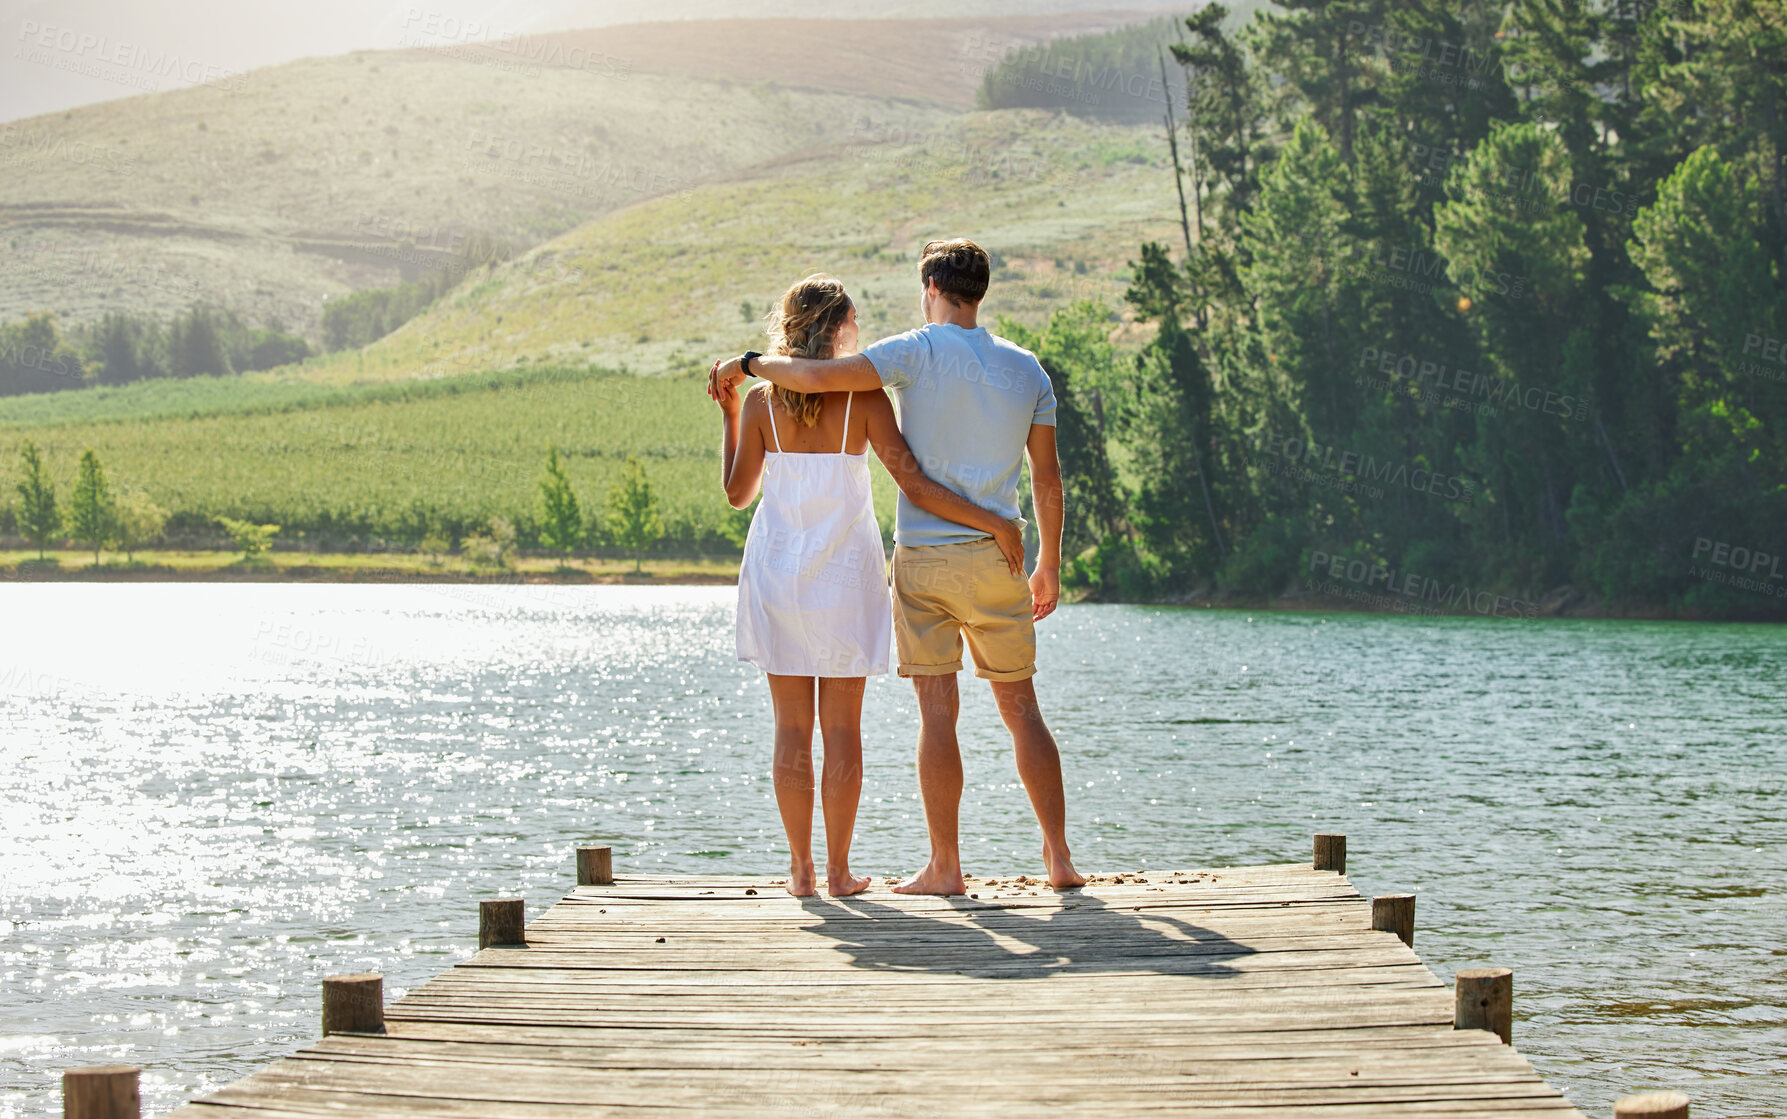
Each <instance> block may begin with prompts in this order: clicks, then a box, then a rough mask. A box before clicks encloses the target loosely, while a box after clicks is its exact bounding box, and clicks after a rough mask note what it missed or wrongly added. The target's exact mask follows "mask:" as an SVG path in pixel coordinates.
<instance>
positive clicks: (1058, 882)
mask: <svg viewBox="0 0 1787 1119" xmlns="http://www.w3.org/2000/svg"><path fill="white" fill-rule="evenodd" d="M1042 862H1043V865H1044V866H1046V867H1048V868H1049V885H1051V886H1053V887H1055V889H1057V890H1070V889H1072V888H1073V887H1075V886H1084V885H1085V884H1086V876H1085V875H1084V874H1081V873H1080V872H1079V871H1077V870H1075V869H1074V868H1073V860H1071V859H1069V858H1068V857H1067V856H1066V855H1059V856H1057V855H1053V854H1051V853H1050V852H1049V851H1048V850H1047V849H1046V848H1045V849H1044V850H1043V853H1042Z"/></svg>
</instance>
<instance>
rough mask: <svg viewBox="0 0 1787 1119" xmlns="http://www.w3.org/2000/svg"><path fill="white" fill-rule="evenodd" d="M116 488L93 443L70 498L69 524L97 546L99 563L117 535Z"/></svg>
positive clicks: (84, 453) (84, 456)
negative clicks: (104, 550) (115, 515)
mask: <svg viewBox="0 0 1787 1119" xmlns="http://www.w3.org/2000/svg"><path fill="white" fill-rule="evenodd" d="M112 514H113V508H112V491H111V487H110V486H109V485H107V483H106V477H105V468H104V467H102V466H100V465H99V456H98V455H96V454H94V453H93V449H92V448H91V447H89V448H87V449H86V450H85V451H82V452H81V466H80V472H79V474H77V475H76V477H75V483H74V492H73V493H72V494H70V495H69V499H68V527H69V530H70V531H71V532H72V533H73V534H74V538H75V539H76V540H80V541H83V542H85V543H86V544H87V546H88V547H90V548H92V549H93V565H94V566H95V567H98V566H99V550H100V548H102V547H104V546H105V544H106V542H107V541H109V540H111V538H112V535H113V521H112Z"/></svg>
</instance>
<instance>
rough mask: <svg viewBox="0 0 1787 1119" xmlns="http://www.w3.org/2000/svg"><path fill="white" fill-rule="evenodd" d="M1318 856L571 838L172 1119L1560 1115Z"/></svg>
mask: <svg viewBox="0 0 1787 1119" xmlns="http://www.w3.org/2000/svg"><path fill="white" fill-rule="evenodd" d="M1337 839H1339V837H1331V838H1330V839H1329V846H1328V848H1327V851H1326V853H1325V854H1324V848H1323V837H1318V838H1317V841H1316V852H1315V859H1314V861H1313V863H1302V864H1295V865H1281V866H1256V867H1228V868H1216V869H1202V870H1187V871H1179V872H1160V871H1150V872H1146V873H1142V874H1124V875H1117V876H1113V875H1100V876H1099V877H1098V879H1097V880H1096V881H1095V882H1093V883H1091V884H1089V885H1088V886H1087V887H1085V888H1084V889H1081V890H1074V891H1062V892H1057V891H1054V890H1051V889H1049V888H1048V887H1047V886H1046V885H1043V884H1041V883H1040V882H1038V881H1036V880H1033V879H1028V878H1024V877H1008V876H1003V875H1002V876H999V877H998V878H996V879H978V880H975V881H972V882H971V883H970V885H969V889H970V891H971V893H970V895H969V896H966V897H954V898H933V897H906V896H903V895H899V894H895V893H892V892H891V891H890V890H889V889H888V888H887V886H886V884H884V883H879V882H878V883H877V884H876V886H875V887H874V888H873V889H872V890H871V892H869V893H867V894H863V895H859V896H857V897H853V898H844V899H832V898H827V897H817V898H793V897H790V896H788V894H787V893H786V892H784V891H783V890H782V889H781V887H780V884H779V880H778V879H775V878H770V877H737V876H691V875H625V874H623V875H618V876H616V875H612V874H611V872H610V869H609V865H610V864H609V859H608V853H607V851H606V850H605V849H599V848H586V849H585V854H583V855H582V856H580V859H579V870H580V878H581V879H582V880H583V881H586V882H591V883H592V884H589V885H580V886H578V887H577V888H576V889H575V890H573V891H572V892H571V893H570V894H569V895H567V896H566V897H565V898H564V900H562V901H560V902H559V903H558V904H556V905H554V906H553V907H552V908H551V909H550V910H549V911H547V912H546V913H544V914H542V915H540V916H538V917H537V918H536V919H535V920H533V921H532V922H531V923H528V924H526V925H525V930H523V926H522V924H521V922H520V920H519V916H520V914H519V907H520V905H521V903H520V902H519V901H518V900H512V899H511V900H506V901H495V902H487V903H485V904H484V906H483V913H482V925H481V927H482V932H483V936H482V937H481V942H482V943H484V944H485V945H487V946H485V947H481V948H480V950H479V952H478V953H477V955H475V956H473V957H472V958H471V959H469V960H467V961H466V962H465V963H462V964H459V965H458V966H456V967H453V968H451V969H449V970H448V971H446V972H445V973H443V974H442V975H440V976H438V977H437V978H435V979H434V980H432V981H430V982H428V983H426V984H425V985H423V986H421V987H419V988H417V989H415V990H413V991H411V992H409V993H408V994H407V995H406V996H405V997H404V998H402V999H399V1000H397V1001H395V1002H393V1003H391V1004H390V1005H389V1006H388V1007H386V1006H383V1004H382V999H381V997H380V995H379V990H378V979H377V977H376V976H358V977H354V976H350V977H340V979H339V981H329V982H327V983H325V1002H326V1008H325V1017H326V1018H328V1019H329V1021H328V1023H327V1036H325V1037H324V1038H323V1039H322V1040H321V1041H319V1042H317V1043H316V1044H314V1045H312V1046H309V1047H308V1048H305V1049H303V1050H301V1051H299V1052H297V1053H295V1054H293V1055H292V1056H291V1057H288V1058H286V1059H285V1060H282V1061H279V1062H277V1063H275V1064H273V1065H271V1066H270V1067H268V1068H266V1069H265V1070H263V1071H261V1072H258V1073H255V1074H254V1075H252V1076H249V1077H247V1078H245V1079H243V1080H241V1081H238V1082H236V1083H234V1084H232V1085H230V1086H228V1087H226V1088H224V1089H222V1090H221V1091H218V1092H217V1093H215V1094H214V1095H212V1096H210V1097H208V1098H206V1099H203V1100H199V1101H196V1102H194V1103H191V1104H189V1105H187V1106H186V1107H184V1108H182V1109H180V1110H179V1111H178V1112H176V1113H175V1114H177V1115H179V1116H182V1117H183V1119H231V1117H232V1116H235V1115H240V1116H242V1119H281V1117H287V1116H289V1117H291V1119H299V1117H315V1116H322V1115H331V1116H392V1117H407V1119H415V1117H422V1116H455V1117H472V1116H477V1117H484V1116H521V1117H527V1119H534V1117H539V1119H545V1117H547V1116H595V1115H625V1116H642V1115H653V1114H663V1113H669V1112H677V1113H691V1114H706V1115H867V1116H877V1115H886V1116H895V1115H898V1116H909V1115H951V1116H954V1115H996V1116H999V1117H1001V1119H1006V1117H1011V1116H1020V1115H1041V1114H1056V1113H1060V1112H1061V1111H1063V1110H1064V1109H1069V1108H1072V1109H1075V1110H1077V1111H1078V1112H1079V1113H1080V1114H1084V1115H1097V1116H1106V1115H1127V1114H1132V1113H1134V1114H1141V1113H1148V1114H1166V1113H1195V1114H1197V1115H1199V1116H1207V1117H1228V1116H1233V1117H1236V1119H1240V1117H1249V1119H1262V1117H1266V1116H1271V1117H1274V1119H1285V1117H1290V1116H1302V1115H1312V1116H1323V1117H1333V1119H1342V1117H1353V1116H1358V1117H1364V1116H1444V1117H1446V1119H1459V1117H1463V1116H1494V1117H1496V1119H1522V1117H1543V1119H1563V1117H1567V1116H1579V1115H1580V1114H1581V1113H1580V1112H1578V1111H1576V1110H1575V1108H1573V1107H1572V1106H1571V1104H1570V1103H1569V1101H1568V1100H1566V1099H1565V1098H1564V1097H1563V1096H1562V1095H1561V1094H1560V1093H1558V1092H1557V1091H1556V1090H1555V1089H1553V1088H1551V1087H1550V1086H1548V1085H1547V1084H1546V1083H1545V1082H1544V1080H1543V1079H1541V1078H1540V1077H1539V1075H1538V1074H1537V1073H1536V1072H1534V1071H1533V1068H1532V1066H1531V1065H1530V1064H1528V1062H1527V1061H1526V1059H1525V1058H1523V1057H1521V1056H1520V1055H1519V1053H1517V1052H1516V1051H1515V1050H1514V1048H1513V1047H1512V1046H1510V1045H1507V1044H1504V1041H1503V1038H1504V1037H1506V1036H1507V1030H1508V1005H1509V1004H1508V999H1507V997H1506V993H1507V991H1508V990H1509V989H1510V984H1509V982H1508V976H1507V972H1505V971H1503V970H1500V969H1493V970H1485V971H1484V972H1483V973H1481V974H1479V975H1477V976H1476V977H1475V979H1473V980H1471V981H1470V982H1466V979H1465V976H1466V975H1467V974H1468V973H1461V978H1460V983H1459V986H1458V990H1457V993H1456V995H1455V993H1454V991H1453V990H1449V989H1448V988H1447V987H1446V986H1445V985H1443V984H1442V983H1441V982H1440V981H1439V979H1437V978H1436V977H1435V976H1434V974H1433V973H1432V972H1431V971H1429V970H1428V969H1427V967H1426V966H1425V965H1424V964H1422V962H1421V960H1420V958H1419V957H1418V956H1416V954H1415V952H1414V951H1413V949H1412V947H1411V946H1410V943H1409V942H1410V941H1412V938H1413V899H1412V898H1409V897H1406V896H1402V897H1398V898H1394V899H1376V901H1375V902H1374V900H1373V899H1369V898H1365V897H1362V896H1360V894H1359V893H1358V892H1357V891H1356V890H1355V889H1354V888H1353V887H1352V885H1351V883H1349V882H1348V881H1347V879H1346V877H1345V875H1344V872H1343V868H1344V846H1341V847H1340V848H1339V849H1338V850H1336V849H1335V846H1334V840H1337ZM1341 842H1342V844H1343V842H1344V841H1341ZM596 852H599V854H597V853H596ZM1324 862H1326V864H1327V865H1328V866H1330V867H1333V869H1318V868H1317V867H1318V866H1320V865H1321V864H1323V863H1324ZM1336 864H1338V865H1336ZM607 879H612V881H611V882H610V881H606V880H607ZM523 937H524V938H525V944H524V945H521V944H508V943H504V942H505V941H512V940H517V939H521V938H523ZM1467 1004H1468V1005H1467ZM1461 1025H1463V1026H1475V1027H1479V1028H1455V1027H1458V1026H1461ZM1646 1098H1647V1099H1648V1098H1649V1097H1646ZM1634 1102H1642V1101H1634ZM1681 1102H1682V1106H1681V1110H1680V1111H1679V1112H1678V1111H1668V1110H1655V1111H1650V1110H1647V1111H1642V1112H1639V1111H1634V1112H1631V1114H1634V1115H1638V1114H1643V1115H1655V1116H1667V1115H1677V1114H1679V1115H1682V1116H1685V1115H1686V1114H1687V1112H1686V1101H1685V1100H1682V1101H1681ZM1623 1106H1624V1104H1622V1107H1623ZM94 1114H98V1113H97V1112H95V1113H94ZM1621 1114H1625V1112H1622V1113H1621Z"/></svg>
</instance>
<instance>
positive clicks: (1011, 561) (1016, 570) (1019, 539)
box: [993, 521, 1024, 579]
mask: <svg viewBox="0 0 1787 1119" xmlns="http://www.w3.org/2000/svg"><path fill="white" fill-rule="evenodd" d="M993 543H995V544H997V545H999V552H1000V554H1001V555H1003V556H1004V557H1005V562H1006V565H1007V566H1009V567H1010V568H1011V573H1012V574H1013V575H1015V576H1017V577H1018V578H1020V579H1022V578H1023V577H1024V532H1023V530H1022V529H1020V528H1018V526H1017V525H1016V524H1014V523H1012V522H1011V521H1002V522H1001V523H1000V526H999V527H998V528H995V529H994V530H993Z"/></svg>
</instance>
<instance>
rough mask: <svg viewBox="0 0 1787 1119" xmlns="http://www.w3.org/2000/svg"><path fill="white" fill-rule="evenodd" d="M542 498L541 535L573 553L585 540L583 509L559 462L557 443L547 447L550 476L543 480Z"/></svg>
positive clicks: (554, 546) (552, 545)
mask: <svg viewBox="0 0 1787 1119" xmlns="http://www.w3.org/2000/svg"><path fill="white" fill-rule="evenodd" d="M540 502H541V504H542V505H544V506H545V516H544V517H542V518H541V521H540V539H541V540H542V541H544V542H545V544H546V546H547V547H548V548H552V549H554V550H555V551H559V552H563V553H564V554H565V555H567V556H568V555H570V554H571V551H572V550H573V549H575V548H576V547H577V546H578V545H579V544H581V543H583V510H582V508H581V507H580V506H579V505H578V504H577V495H576V493H574V492H573V491H572V489H571V480H570V479H569V478H568V477H566V476H565V469H564V467H563V466H562V465H561V464H560V463H559V460H558V448H557V447H547V448H546V476H545V477H544V478H542V479H541V480H540Z"/></svg>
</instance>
